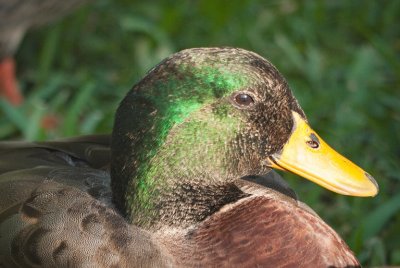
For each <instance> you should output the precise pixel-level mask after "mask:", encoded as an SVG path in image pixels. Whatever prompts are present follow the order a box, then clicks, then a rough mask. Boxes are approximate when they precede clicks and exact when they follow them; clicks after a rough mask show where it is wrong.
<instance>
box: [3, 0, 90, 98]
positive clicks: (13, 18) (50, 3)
mask: <svg viewBox="0 0 400 268" xmlns="http://www.w3.org/2000/svg"><path fill="white" fill-rule="evenodd" d="M85 2H88V0H81V1H79V0H70V1H59V0H0V18H1V20H0V93H1V94H2V95H3V97H4V98H5V99H6V100H7V101H8V102H9V103H11V104H13V105H20V104H21V103H22V101H23V96H22V94H21V92H20V90H19V88H18V86H17V82H16V77H15V68H16V67H15V65H16V64H15V60H14V58H13V55H14V54H15V51H16V50H17V48H18V46H19V44H20V42H21V40H22V38H23V37H24V35H25V33H26V31H27V30H29V29H30V28H35V27H39V26H41V25H44V24H47V23H49V22H51V21H54V20H56V19H58V18H61V17H63V16H65V15H66V14H68V13H70V12H72V11H73V10H75V9H76V8H78V7H80V6H81V5H82V4H84V3H85Z"/></svg>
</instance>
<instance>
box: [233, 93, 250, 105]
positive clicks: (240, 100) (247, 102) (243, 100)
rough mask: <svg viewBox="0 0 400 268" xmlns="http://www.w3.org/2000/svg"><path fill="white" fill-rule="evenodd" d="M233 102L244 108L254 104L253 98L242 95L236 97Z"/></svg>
mask: <svg viewBox="0 0 400 268" xmlns="http://www.w3.org/2000/svg"><path fill="white" fill-rule="evenodd" d="M235 101H236V102H237V103H238V104H239V105H244V106H247V105H250V104H252V103H253V102H254V100H253V98H252V97H251V96H250V95H247V94H244V93H241V94H238V95H236V97H235Z"/></svg>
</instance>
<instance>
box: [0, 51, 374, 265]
mask: <svg viewBox="0 0 400 268" xmlns="http://www.w3.org/2000/svg"><path fill="white" fill-rule="evenodd" d="M273 169H278V170H284V171H289V172H292V173H295V174H298V175H299V176H301V177H304V178H306V179H308V180H310V181H312V182H314V183H317V184H319V185H320V186H322V187H324V188H326V189H328V190H331V191H333V192H336V193H338V194H342V195H349V196H356V197H371V196H375V195H376V194H377V193H378V184H377V183H376V181H375V180H374V178H373V177H372V176H371V175H370V174H368V173H367V172H365V171H364V170H363V169H361V168H360V167H358V166H357V165H356V164H354V163H353V162H351V161H350V160H348V159H346V158H345V157H344V156H342V155H340V154H339V153H337V152H336V151H335V150H334V149H332V148H331V147H330V146H329V145H328V144H327V143H325V142H324V141H323V140H322V138H321V137H320V136H319V135H318V134H317V133H316V132H315V131H314V130H313V129H312V128H311V127H310V125H309V123H308V121H307V118H306V115H305V113H304V112H303V110H302V109H301V107H300V105H299V103H298V101H297V100H296V98H295V97H294V96H293V94H292V92H291V90H290V88H289V86H288V83H287V82H286V80H285V79H284V77H283V76H282V75H281V74H280V73H279V71H278V70H277V69H276V68H275V67H274V66H273V65H272V64H271V63H270V62H269V61H267V60H266V59H264V58H263V57H261V56H260V55H258V54H256V53H254V52H251V51H248V50H245V49H240V48H230V47H209V48H191V49H186V50H182V51H180V52H177V53H175V54H173V55H171V56H169V57H168V58H166V59H165V60H163V61H162V62H161V63H159V64H158V65H157V66H155V67H154V68H152V69H151V70H150V71H149V72H148V73H147V74H146V75H145V77H144V78H143V79H142V80H140V81H139V82H138V83H136V84H135V85H134V86H133V88H132V89H131V90H130V91H129V92H128V93H127V95H126V96H125V98H124V99H123V100H122V101H121V103H120V104H119V107H118V109H117V111H116V115H115V121H114V126H113V131H112V134H111V135H91V136H82V137H75V138H67V139H60V140H53V141H43V142H23V141H5V142H1V143H0V174H1V175H0V208H1V209H0V252H1V253H0V266H2V267H3V266H4V267H360V263H359V262H358V260H357V258H356V257H355V256H354V254H353V252H352V251H351V249H350V248H349V247H348V246H347V245H346V243H345V242H344V241H343V239H342V238H340V236H339V235H338V234H337V233H336V232H335V231H334V230H333V229H332V228H331V227H329V226H328V224H326V223H325V222H324V221H323V220H322V219H321V218H320V217H319V216H318V215H317V214H316V213H315V212H314V211H313V210H312V209H311V208H310V207H308V206H307V205H306V204H305V203H303V202H301V201H300V200H299V198H298V197H297V195H296V194H295V192H294V191H293V190H292V189H291V188H290V186H289V185H288V184H287V183H286V182H285V181H284V180H283V179H282V177H281V176H280V175H278V174H277V173H275V171H273Z"/></svg>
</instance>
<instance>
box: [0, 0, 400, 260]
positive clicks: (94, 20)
mask: <svg viewBox="0 0 400 268" xmlns="http://www.w3.org/2000/svg"><path fill="white" fill-rule="evenodd" d="M399 14H400V1H361V0H357V1H346V0H342V1H296V0H283V1H261V0H260V1H250V0H247V1H243V0H242V1H232V0H230V1H214V0H204V1H183V0H180V1H146V2H145V3H144V1H131V0H118V1H107V0H97V1H95V2H94V4H92V5H88V6H86V7H85V8H83V9H80V10H79V11H77V12H76V13H75V14H73V15H71V16H69V17H67V18H65V19H64V20H63V21H61V22H58V23H55V24H52V25H49V26H46V27H43V28H41V29H38V30H36V31H31V32H30V33H29V34H28V35H27V36H26V38H25V40H24V42H23V44H22V46H21V47H20V50H19V52H18V54H17V62H18V75H19V82H20V85H21V87H22V89H23V91H24V94H25V96H26V102H25V104H24V105H23V106H21V107H18V108H15V107H11V106H10V105H8V104H7V103H6V102H4V101H0V113H1V114H2V116H1V117H0V137H1V138H2V139H10V138H13V139H16V138H20V139H28V140H42V139H48V138H56V137H62V136H72V135H78V134H88V133H94V132H97V133H101V132H103V133H104V132H110V131H111V128H112V121H113V114H114V111H115V109H116V107H117V105H118V102H119V100H120V99H121V98H122V97H123V96H124V94H125V93H126V92H127V91H128V89H129V88H131V87H132V85H133V84H134V82H136V81H138V80H139V79H140V77H142V76H143V75H144V74H145V72H146V71H147V70H148V69H149V68H150V67H152V66H153V65H154V64H156V63H158V62H159V61H160V60H161V59H162V58H164V57H166V56H167V55H169V54H171V53H173V52H176V51H178V50H181V49H184V48H188V47H200V46H234V47H242V48H246V49H249V50H253V51H255V52H257V53H259V54H260V55H262V56H264V57H266V58H268V59H269V60H270V61H272V62H273V63H274V64H275V65H276V66H277V67H278V69H279V70H280V71H281V72H282V73H283V74H284V75H285V77H286V78H287V79H288V81H289V84H290V85H291V88H292V90H293V91H294V93H295V95H296V97H297V98H298V99H299V101H300V103H301V105H302V107H303V108H304V110H305V112H306V114H308V116H309V120H310V122H311V124H312V125H313V126H314V128H315V129H316V130H317V132H319V134H320V135H321V136H322V137H324V138H325V140H327V141H328V143H330V144H331V145H332V146H333V147H335V148H336V149H337V150H338V151H340V152H341V153H343V154H344V155H346V156H348V157H349V158H350V159H352V160H353V161H355V162H356V163H357V164H359V165H360V166H362V167H364V168H365V169H367V170H368V171H369V172H370V173H371V174H373V176H374V177H375V178H376V179H377V181H378V182H379V185H380V194H379V195H378V196H377V197H376V198H354V197H345V196H339V195H336V194H333V193H330V192H328V191H327V190H325V189H322V188H321V187H319V186H316V185H313V184H312V183H310V182H306V181H305V180H303V179H301V178H299V177H296V176H292V175H288V174H284V176H285V177H286V178H287V179H288V180H289V182H290V184H291V185H292V187H293V189H295V190H296V191H297V192H298V193H299V196H300V198H301V199H302V200H303V201H305V202H306V203H307V204H309V205H310V206H311V207H312V208H313V209H315V210H316V211H317V213H319V214H320V215H321V217H322V218H323V219H325V220H326V221H327V222H328V223H329V224H330V225H331V226H333V228H334V229H335V230H337V231H338V232H339V233H340V234H341V235H342V236H343V237H344V239H345V240H346V241H347V243H348V244H349V245H350V247H351V248H352V249H353V250H354V251H355V253H356V254H357V256H358V257H359V259H360V260H361V262H362V263H363V264H364V265H368V266H374V265H385V264H392V265H394V264H397V265H400V213H399V212H400V191H399V190H400V88H399V85H400V83H399V79H400V61H399V59H400V53H399V51H400V28H399V25H400V16H399ZM49 116H50V117H51V116H52V117H55V118H57V120H50V121H49V120H47V121H46V120H44V119H43V118H45V117H49Z"/></svg>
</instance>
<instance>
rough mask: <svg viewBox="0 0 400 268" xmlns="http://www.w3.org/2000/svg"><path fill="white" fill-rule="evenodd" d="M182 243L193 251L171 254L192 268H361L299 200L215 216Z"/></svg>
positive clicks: (250, 203)
mask: <svg viewBox="0 0 400 268" xmlns="http://www.w3.org/2000/svg"><path fill="white" fill-rule="evenodd" d="M183 239H184V240H185V242H184V243H183V244H185V245H187V247H188V248H191V249H192V250H189V249H188V248H186V249H184V250H182V252H184V254H183V255H181V254H179V252H176V251H177V250H178V251H179V249H177V248H174V249H172V250H171V251H172V252H171V253H172V254H173V255H176V256H179V255H180V257H181V258H179V261H178V262H179V263H180V264H181V265H182V266H187V267H188V266H195V267H196V266H199V267H205V266H210V267H232V266H235V267H359V263H358V261H357V260H356V258H355V257H354V256H353V253H352V252H351V250H350V249H349V248H348V246H347V245H346V244H345V242H344V241H343V240H342V239H341V238H340V237H339V236H338V235H337V234H336V233H335V232H334V231H333V230H332V229H331V228H330V227H329V226H328V225H327V224H326V223H325V222H323V221H322V220H321V219H320V218H319V217H318V216H316V215H314V214H313V213H310V212H309V211H307V210H305V209H304V208H302V207H301V206H298V205H297V204H296V203H295V202H287V201H282V200H277V199H275V198H271V197H266V196H258V197H250V198H247V199H246V200H243V201H242V202H240V203H239V204H237V205H236V206H234V207H233V208H230V209H228V210H226V211H223V212H220V213H217V214H216V215H214V216H211V217H210V218H209V219H207V220H206V221H204V222H203V223H201V224H200V225H199V226H198V228H196V229H195V230H194V231H192V232H189V234H187V235H186V236H185V238H183ZM174 251H175V252H174ZM173 252H174V253H173Z"/></svg>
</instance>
